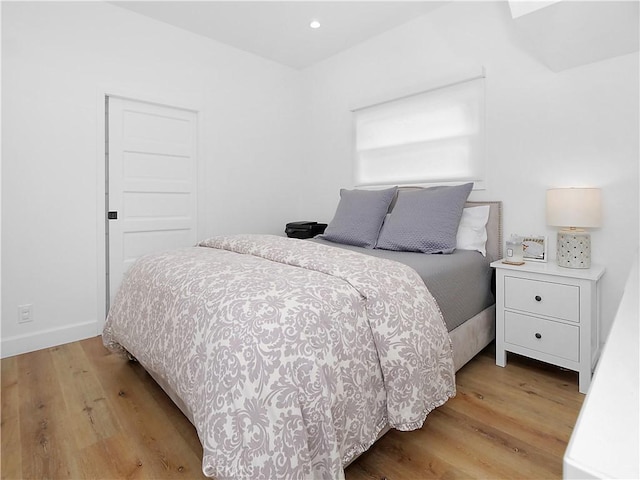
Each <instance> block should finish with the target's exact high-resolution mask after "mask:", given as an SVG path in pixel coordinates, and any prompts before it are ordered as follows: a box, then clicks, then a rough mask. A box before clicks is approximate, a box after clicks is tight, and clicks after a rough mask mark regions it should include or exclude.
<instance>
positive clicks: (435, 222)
mask: <svg viewBox="0 0 640 480" xmlns="http://www.w3.org/2000/svg"><path fill="white" fill-rule="evenodd" d="M472 188H473V183H466V184H464V185H457V186H455V187H431V188H425V189H422V190H409V191H402V190H401V191H399V192H398V199H397V200H396V204H395V206H394V207H393V210H392V211H391V215H389V217H388V218H387V220H386V221H385V222H384V226H383V227H382V231H381V232H380V236H379V238H378V244H377V245H376V248H380V249H384V250H400V251H409V252H422V253H452V252H453V251H454V250H455V249H456V235H457V233H458V225H459V224H460V218H461V217H462V210H463V208H464V203H465V202H466V200H467V197H468V196H469V193H470V192H471V189H472Z"/></svg>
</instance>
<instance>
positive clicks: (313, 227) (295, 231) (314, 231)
mask: <svg viewBox="0 0 640 480" xmlns="http://www.w3.org/2000/svg"><path fill="white" fill-rule="evenodd" d="M325 228H327V224H326V223H318V222H291V223H287V227H286V228H285V229H284V233H286V234H287V237H289V238H313V237H315V236H316V235H320V234H321V233H324V229H325Z"/></svg>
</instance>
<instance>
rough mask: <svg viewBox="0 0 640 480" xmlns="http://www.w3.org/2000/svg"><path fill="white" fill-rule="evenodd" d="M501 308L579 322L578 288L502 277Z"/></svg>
mask: <svg viewBox="0 0 640 480" xmlns="http://www.w3.org/2000/svg"><path fill="white" fill-rule="evenodd" d="M504 307H505V308H511V309H514V310H521V311H523V312H529V313H533V314H534V315H546V316H549V317H555V318H560V319H563V320H569V321H571V322H579V321H580V288H579V287H576V286H573V285H563V284H560V283H552V282H544V281H539V280H529V279H525V278H516V277H508V276H505V279H504Z"/></svg>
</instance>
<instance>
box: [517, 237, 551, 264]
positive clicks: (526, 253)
mask: <svg viewBox="0 0 640 480" xmlns="http://www.w3.org/2000/svg"><path fill="white" fill-rule="evenodd" d="M522 257H523V259H524V260H525V261H526V262H546V261H547V237H546V236H544V235H522Z"/></svg>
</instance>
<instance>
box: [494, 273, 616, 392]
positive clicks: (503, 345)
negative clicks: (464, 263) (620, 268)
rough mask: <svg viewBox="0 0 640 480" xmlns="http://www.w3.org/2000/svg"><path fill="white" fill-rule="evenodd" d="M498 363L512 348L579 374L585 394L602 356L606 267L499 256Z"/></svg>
mask: <svg viewBox="0 0 640 480" xmlns="http://www.w3.org/2000/svg"><path fill="white" fill-rule="evenodd" d="M491 266H492V267H493V268H495V269H496V365H499V366H501V367H504V366H506V364H507V352H514V353H518V354H520V355H525V356H527V357H530V358H535V359H537V360H541V361H543V362H547V363H551V364H554V365H558V366H560V367H564V368H568V369H569V370H575V371H577V372H578V373H579V390H580V392H581V393H586V392H587V390H588V389H589V384H590V383H591V373H592V371H593V367H594V366H595V363H596V361H597V360H598V356H599V354H600V318H599V317H600V316H599V297H600V293H599V281H600V278H601V277H602V275H603V274H604V267H602V266H599V265H591V268H588V269H574V268H563V267H558V266H557V265H556V264H555V263H553V262H549V263H538V262H526V263H525V264H524V265H509V264H506V263H503V262H502V260H497V261H495V262H493V263H492V264H491Z"/></svg>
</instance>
